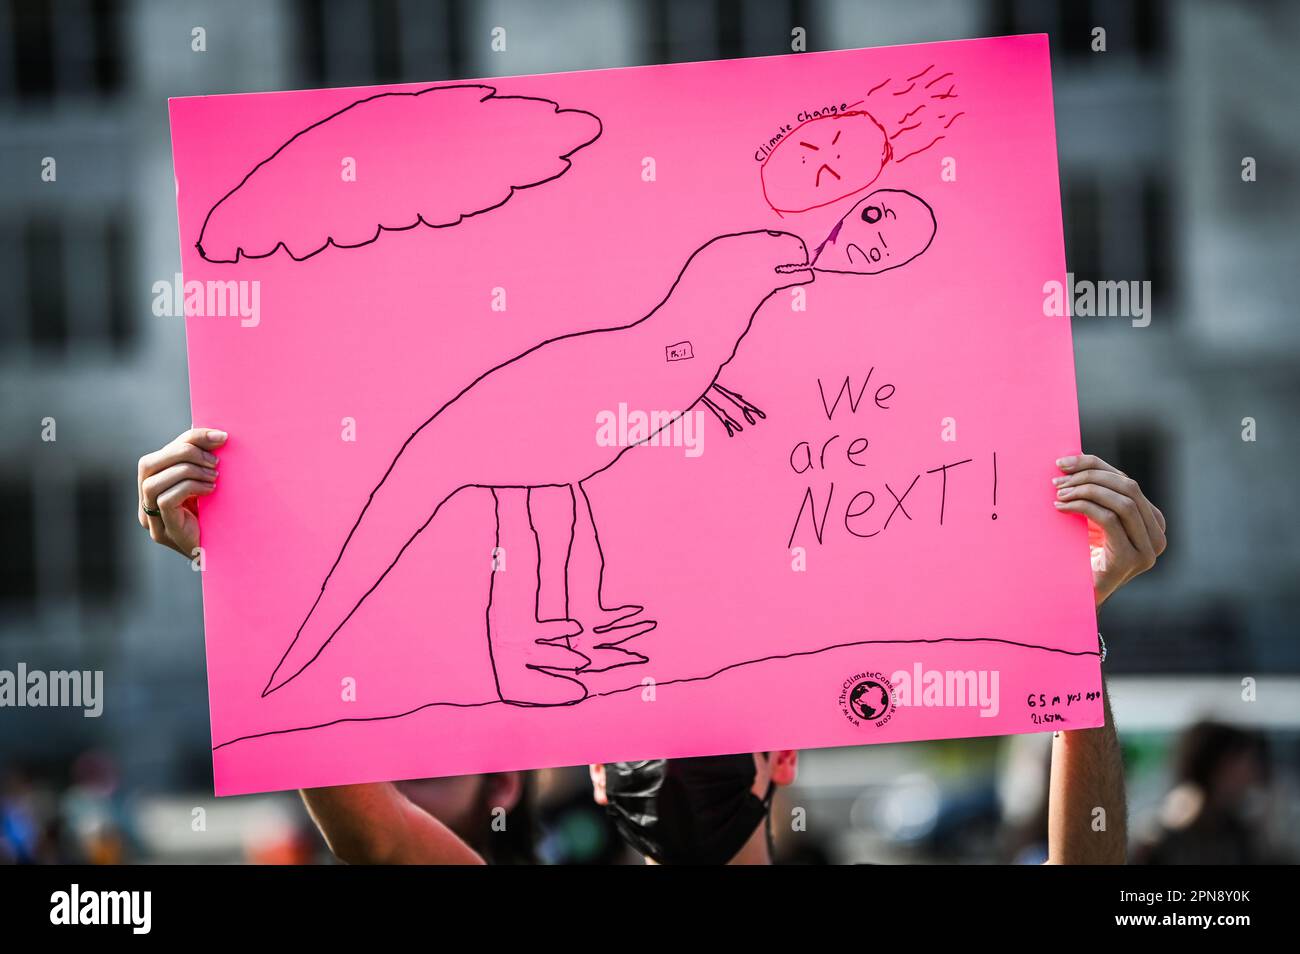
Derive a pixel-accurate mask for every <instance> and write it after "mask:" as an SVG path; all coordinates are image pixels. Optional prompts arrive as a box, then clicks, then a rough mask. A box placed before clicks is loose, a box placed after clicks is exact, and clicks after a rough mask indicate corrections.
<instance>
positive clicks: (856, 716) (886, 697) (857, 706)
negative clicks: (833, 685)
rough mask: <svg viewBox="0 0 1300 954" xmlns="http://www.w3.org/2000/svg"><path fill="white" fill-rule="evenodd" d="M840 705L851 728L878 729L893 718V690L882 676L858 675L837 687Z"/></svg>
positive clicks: (872, 673)
mask: <svg viewBox="0 0 1300 954" xmlns="http://www.w3.org/2000/svg"><path fill="white" fill-rule="evenodd" d="M839 703H840V711H842V712H843V713H844V718H846V719H848V720H849V721H850V722H852V723H853V724H854V725H856V726H862V725H872V726H875V727H876V728H880V727H881V726H883V725H884V724H885V723H886V722H888V721H889V720H890V719H892V718H893V717H894V687H893V685H892V684H891V683H890V681H889V680H888V679H886V678H885V675H884V673H880V672H857V673H854V674H853V675H851V676H849V677H848V678H847V679H845V680H844V682H843V683H842V684H841V685H840V698H839Z"/></svg>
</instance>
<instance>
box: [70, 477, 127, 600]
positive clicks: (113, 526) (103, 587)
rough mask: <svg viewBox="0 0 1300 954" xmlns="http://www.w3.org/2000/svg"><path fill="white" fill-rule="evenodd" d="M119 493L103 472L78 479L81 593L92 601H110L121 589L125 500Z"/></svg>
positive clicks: (78, 542)
mask: <svg viewBox="0 0 1300 954" xmlns="http://www.w3.org/2000/svg"><path fill="white" fill-rule="evenodd" d="M118 496H119V495H115V494H113V493H112V492H111V484H110V483H109V482H108V481H107V480H106V479H104V477H102V476H101V475H98V474H97V475H95V476H94V477H93V478H92V477H85V476H83V477H81V478H79V479H78V480H77V488H76V492H75V495H74V497H75V501H76V505H75V510H76V515H77V524H76V526H77V530H76V534H77V539H76V548H77V553H76V567H77V593H78V594H79V595H80V596H81V598H82V599H83V600H86V601H89V602H94V603H106V602H109V601H111V600H112V599H113V598H114V597H116V596H117V594H118V592H119V590H120V589H121V583H122V579H121V571H120V562H121V561H120V559H119V557H118V526H119V524H118V520H117V514H118V513H120V512H121V510H122V501H121V500H120V499H118Z"/></svg>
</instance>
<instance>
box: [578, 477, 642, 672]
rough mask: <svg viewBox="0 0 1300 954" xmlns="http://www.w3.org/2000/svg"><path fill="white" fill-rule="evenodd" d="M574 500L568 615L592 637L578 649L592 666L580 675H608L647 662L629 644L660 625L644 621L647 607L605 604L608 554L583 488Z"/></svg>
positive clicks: (585, 638)
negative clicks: (589, 673) (594, 673)
mask: <svg viewBox="0 0 1300 954" xmlns="http://www.w3.org/2000/svg"><path fill="white" fill-rule="evenodd" d="M570 493H571V499H572V500H573V537H572V540H571V542H570V546H569V554H568V558H567V561H566V565H567V567H568V581H569V582H568V599H569V612H570V614H571V615H572V616H575V617H577V618H578V619H580V620H583V621H584V624H585V626H586V629H587V632H586V633H585V634H584V635H583V636H582V637H581V638H580V640H578V641H577V642H575V643H574V645H575V647H576V648H578V649H579V650H580V651H581V652H582V654H583V655H585V656H588V657H590V659H591V662H590V663H589V664H588V665H587V666H586V667H585V668H584V669H582V670H580V671H581V672H605V671H606V670H608V669H617V668H618V667H620V666H635V665H637V664H638V663H643V662H646V657H645V656H643V655H642V654H641V653H639V652H636V651H635V650H633V649H631V648H630V647H629V646H628V645H627V644H628V642H629V641H630V640H632V639H635V638H636V637H638V636H644V635H645V634H646V633H648V632H650V631H651V630H652V629H654V628H655V627H656V626H658V625H659V624H658V623H657V622H655V621H654V620H652V619H644V618H642V616H641V614H642V613H644V612H645V607H644V606H639V605H637V604H627V605H622V606H609V605H607V604H606V603H605V600H604V595H603V592H604V582H605V554H604V551H603V550H602V549H601V546H600V535H599V533H597V532H596V522H595V518H594V516H593V513H592V509H591V501H590V499H588V497H587V491H586V489H585V488H584V487H583V486H582V484H581V483H577V484H574V485H573V487H572V488H571V489H570Z"/></svg>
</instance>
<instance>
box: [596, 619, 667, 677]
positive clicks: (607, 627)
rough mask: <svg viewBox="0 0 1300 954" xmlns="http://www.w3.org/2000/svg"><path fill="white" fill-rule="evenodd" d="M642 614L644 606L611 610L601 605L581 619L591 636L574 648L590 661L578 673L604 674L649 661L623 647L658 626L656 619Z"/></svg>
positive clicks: (633, 650)
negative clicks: (644, 616) (643, 616)
mask: <svg viewBox="0 0 1300 954" xmlns="http://www.w3.org/2000/svg"><path fill="white" fill-rule="evenodd" d="M644 612H645V607H644V606H637V605H635V604H629V605H627V606H616V607H613V608H612V609H606V608H605V607H603V606H602V607H601V608H600V609H598V610H596V611H595V612H594V613H590V614H587V615H586V616H585V617H584V618H585V619H586V620H587V623H588V629H589V631H590V632H591V634H592V635H591V636H590V637H588V639H587V641H581V645H578V646H577V648H578V649H580V650H581V652H582V653H583V655H585V656H587V657H588V658H589V662H588V663H587V665H586V666H584V667H583V668H582V669H579V670H578V672H581V673H590V672H607V671H609V670H610V669H618V668H620V667H622V666H637V665H640V664H641V663H645V662H648V661H649V658H648V657H647V656H645V655H643V654H641V653H639V652H637V651H636V650H635V649H632V648H630V647H629V646H627V645H626V644H627V643H628V642H629V641H631V640H633V639H636V638H637V637H638V636H644V635H645V634H646V633H648V632H650V631H651V630H653V629H655V628H656V627H657V626H658V625H659V624H658V622H656V621H655V620H652V619H644V618H642V616H641V614H642V613H644Z"/></svg>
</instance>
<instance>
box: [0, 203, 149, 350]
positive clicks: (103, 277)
mask: <svg viewBox="0 0 1300 954" xmlns="http://www.w3.org/2000/svg"><path fill="white" fill-rule="evenodd" d="M131 236H132V230H131V228H130V225H129V222H128V220H127V219H125V218H124V217H122V216H115V217H111V218H107V219H104V218H99V217H86V218H83V217H81V216H76V217H71V216H60V215H57V214H55V213H52V212H48V211H31V212H24V211H17V212H13V213H10V214H7V215H3V216H0V252H2V253H3V261H2V262H0V279H3V280H4V282H5V286H4V287H5V288H6V289H8V290H9V293H8V294H7V295H5V296H4V298H5V303H4V304H3V305H2V306H0V308H3V311H4V320H3V322H0V341H3V342H4V344H5V345H6V351H9V350H10V349H9V347H8V346H10V345H14V346H22V345H26V346H27V347H28V348H30V349H31V350H32V351H33V352H36V353H38V354H40V355H42V356H60V355H63V354H64V353H66V352H67V350H68V348H69V346H70V345H76V346H77V347H81V346H83V345H90V346H95V345H99V346H105V347H108V348H110V349H114V350H117V351H122V350H125V349H126V348H128V347H129V346H130V345H131V344H133V342H134V340H135V335H136V322H135V320H134V316H133V315H132V312H131V309H132V306H133V301H132V299H131V297H130V295H129V293H128V288H129V283H130V281H131V278H132V275H133V274H134V273H133V261H132V242H131Z"/></svg>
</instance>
